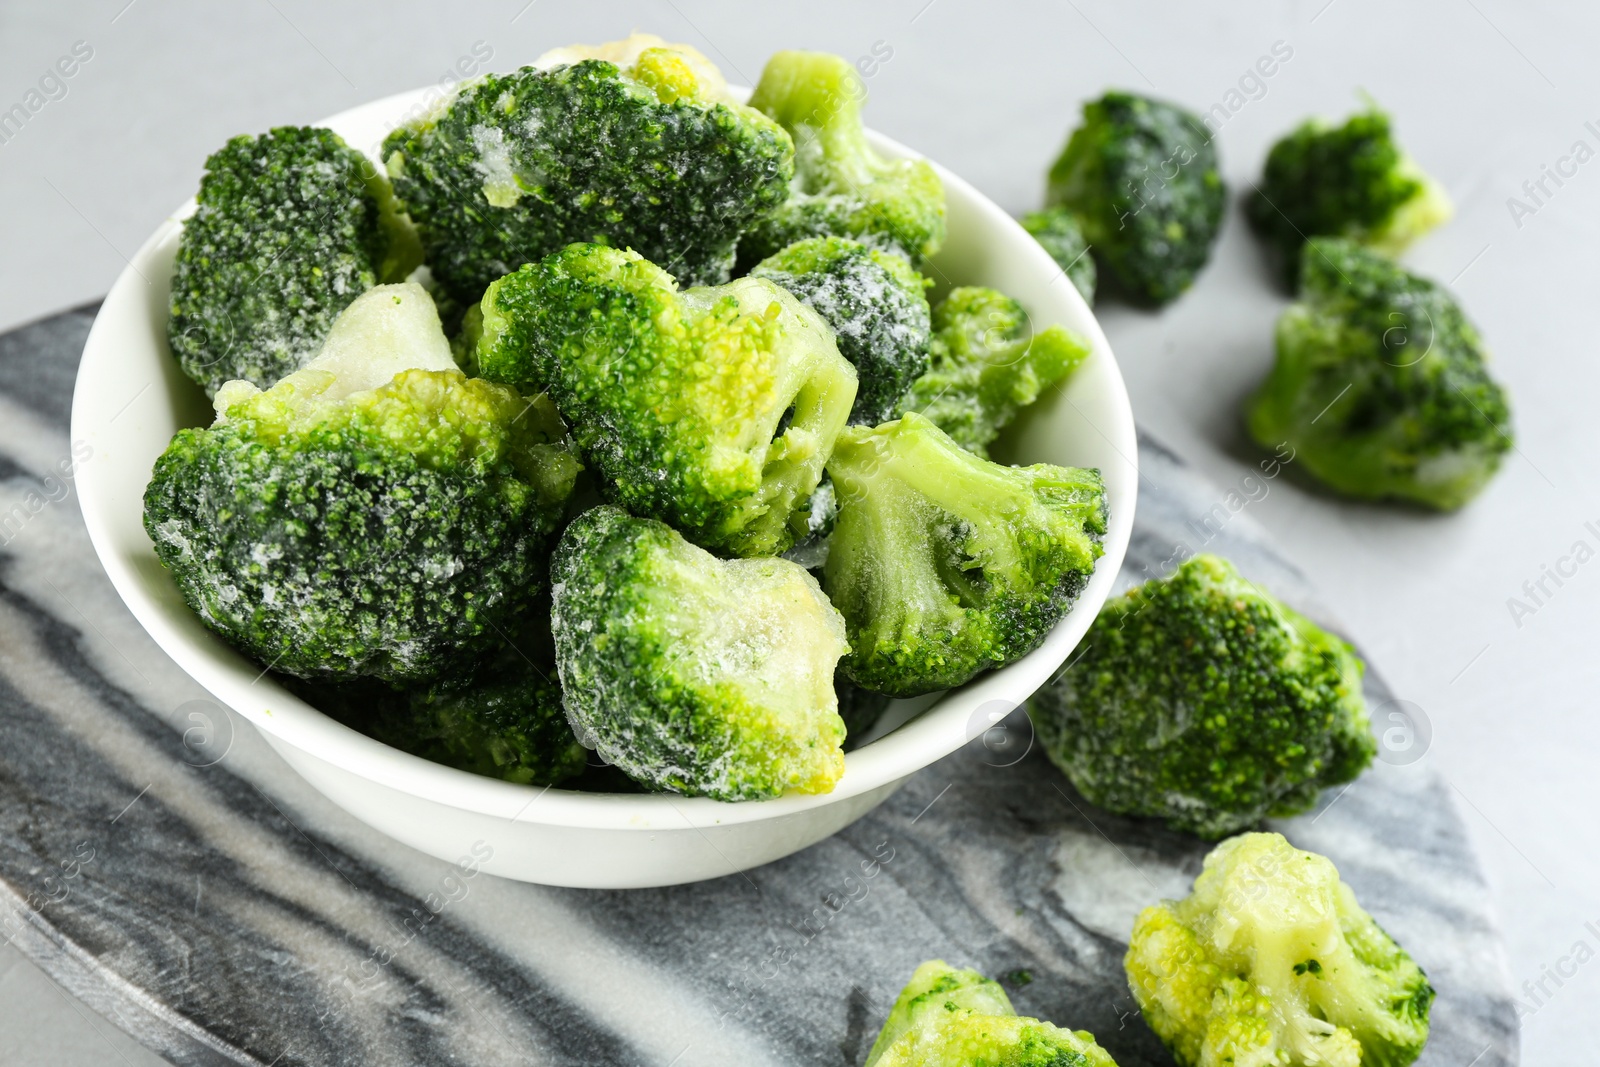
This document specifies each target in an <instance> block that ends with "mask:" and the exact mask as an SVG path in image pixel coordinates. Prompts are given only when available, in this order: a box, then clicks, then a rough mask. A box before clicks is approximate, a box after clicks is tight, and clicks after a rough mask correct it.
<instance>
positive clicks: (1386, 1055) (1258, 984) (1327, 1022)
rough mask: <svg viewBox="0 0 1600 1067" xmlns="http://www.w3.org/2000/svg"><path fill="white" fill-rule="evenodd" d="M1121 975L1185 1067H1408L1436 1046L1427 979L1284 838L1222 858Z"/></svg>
mask: <svg viewBox="0 0 1600 1067" xmlns="http://www.w3.org/2000/svg"><path fill="white" fill-rule="evenodd" d="M1125 966H1126V969H1127V973H1128V985H1129V987H1130V988H1131V989H1132V991H1133V996H1134V999H1135V1000H1137V1001H1138V1003H1139V1010H1140V1012H1141V1013H1142V1014H1143V1016H1144V1019H1145V1022H1147V1023H1148V1024H1149V1025H1150V1029H1151V1030H1153V1031H1155V1033H1156V1036H1157V1037H1159V1038H1161V1040H1162V1041H1163V1042H1164V1043H1165V1044H1166V1046H1167V1048H1168V1049H1170V1050H1171V1052H1172V1056H1173V1058H1174V1059H1175V1060H1177V1061H1178V1063H1179V1065H1180V1067H1211V1065H1217V1064H1227V1063H1232V1064H1239V1065H1244V1064H1263V1065H1265V1064H1273V1065H1281V1067H1302V1065H1303V1067H1311V1065H1317V1067H1406V1065H1407V1064H1409V1063H1411V1062H1412V1061H1414V1060H1415V1059H1416V1058H1417V1056H1418V1055H1420V1054H1421V1052H1422V1047H1423V1045H1424V1044H1425V1043H1426V1042H1427V1040H1428V1013H1429V1009H1430V1008H1431V1006H1432V1004H1433V996H1434V991H1433V987H1432V986H1431V985H1429V984H1428V977H1427V975H1426V974H1424V973H1423V971H1422V968H1421V967H1419V966H1417V964H1416V962H1415V961H1414V960H1412V958H1411V957H1410V956H1409V955H1407V954H1406V951H1405V950H1404V949H1403V948H1401V947H1400V946H1399V945H1398V944H1396V943H1395V941H1394V939H1393V938H1391V937H1390V936H1389V935H1388V934H1387V933H1385V932H1384V930H1383V928H1382V927H1380V926H1379V925H1378V924H1377V922H1375V921H1374V920H1373V918H1372V916H1371V915H1368V914H1367V913H1366V912H1365V911H1364V910H1362V908H1361V905H1360V904H1359V903H1358V902H1357V901H1356V897H1355V894H1354V893H1353V892H1351V891H1350V887H1349V886H1347V885H1345V884H1344V883H1343V882H1341V881H1340V880H1339V872H1338V871H1337V870H1336V869H1335V868H1334V865H1333V864H1332V863H1331V862H1330V861H1329V860H1328V859H1327V858H1326V857H1324V856H1319V855H1317V854H1315V853H1312V852H1302V851H1300V850H1299V849H1297V848H1295V847H1294V846H1293V845H1291V844H1289V842H1288V841H1286V840H1284V838H1283V837H1282V836H1281V835H1279V834H1266V833H1257V834H1242V835H1240V836H1239V837H1234V838H1230V839H1229V840H1227V841H1224V842H1222V843H1221V844H1220V845H1218V846H1217V847H1216V848H1215V849H1213V850H1212V851H1211V854H1210V855H1208V856H1207V857H1206V860H1205V867H1204V869H1203V870H1202V871H1201V872H1200V876H1199V877H1198V878H1196V879H1195V882H1194V889H1193V891H1192V892H1191V893H1190V895H1189V896H1188V897H1186V898H1184V899H1183V900H1179V901H1168V902H1166V903H1163V904H1159V905H1157V906H1155V907H1150V908H1146V909H1145V910H1144V911H1143V912H1141V913H1140V914H1139V917H1138V919H1137V920H1136V921H1135V923H1134V927H1133V937H1132V940H1131V943H1130V944H1129V945H1128V954H1127V958H1126V960H1125Z"/></svg>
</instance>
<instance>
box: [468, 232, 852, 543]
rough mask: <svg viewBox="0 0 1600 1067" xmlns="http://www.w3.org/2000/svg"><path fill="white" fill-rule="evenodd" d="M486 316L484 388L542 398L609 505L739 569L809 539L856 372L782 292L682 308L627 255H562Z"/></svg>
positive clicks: (762, 285) (751, 281)
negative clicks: (511, 387)
mask: <svg viewBox="0 0 1600 1067" xmlns="http://www.w3.org/2000/svg"><path fill="white" fill-rule="evenodd" d="M482 307H483V312H482V334H481V336H480V338H479V340H478V342H477V348H476V351H477V356H476V365H477V367H478V369H479V372H480V373H482V374H483V375H484V376H485V377H486V378H490V379H493V380H496V381H504V382H510V383H513V384H518V385H522V386H524V387H525V388H527V387H533V388H538V387H542V386H544V385H546V384H548V387H549V389H550V392H551V395H552V396H553V397H554V399H555V401H556V404H557V405H558V406H559V407H560V409H561V413H562V414H563V415H564V416H565V417H566V419H567V420H568V421H569V423H570V424H571V426H572V433H573V437H574V439H575V440H576V441H577V443H578V446H579V448H580V449H581V451H582V452H583V455H584V457H585V460H586V461H587V462H588V463H589V464H590V466H591V467H592V468H593V469H594V470H595V471H596V472H597V473H598V474H599V476H600V478H601V479H602V482H603V485H602V488H603V491H604V492H605V493H607V494H608V496H609V497H610V499H612V500H613V501H615V502H616V503H618V504H621V505H622V506H624V507H626V508H627V509H628V510H629V511H631V512H633V513H635V514H638V515H646V516H650V517H652V518H658V519H662V520H664V521H667V522H670V523H672V524H673V525H674V526H676V527H677V528H678V529H679V530H681V531H682V532H683V533H684V534H685V535H686V536H688V537H689V538H690V540H692V541H694V542H695V543H697V544H700V545H703V546H705V547H706V548H711V549H715V550H717V551H722V552H728V553H733V554H737V555H745V556H757V555H772V554H775V553H779V552H782V551H784V550H785V549H787V548H788V547H789V545H790V544H791V543H792V542H793V540H794V537H795V528H796V527H800V528H803V527H804V525H805V523H804V521H803V519H804V513H805V512H806V510H807V508H808V504H809V502H810V500H811V497H812V494H813V491H814V490H815V489H816V488H817V484H818V480H819V479H820V478H821V477H822V468H823V463H824V462H825V461H826V459H827V457H828V452H829V451H830V450H831V449H832V447H833V441H834V438H835V437H836V436H837V435H838V433H839V431H840V429H842V428H843V427H844V425H845V421H846V419H848V418H849V415H850V409H851V405H852V404H853V402H854V400H855V395H856V371H855V368H854V367H852V366H851V365H850V363H849V362H848V361H847V360H846V359H845V358H844V357H843V356H841V355H840V354H839V350H838V348H837V347H835V345H834V341H833V334H832V332H831V331H830V330H829V329H828V327H827V324H826V323H824V322H823V321H822V319H821V318H819V317H818V316H817V314H816V312H814V311H812V310H811V309H810V308H807V307H806V306H805V305H803V304H801V303H800V302H799V301H798V300H797V299H795V297H793V296H792V295H790V294H789V293H788V292H787V291H785V290H784V289H782V288H780V287H779V286H777V285H775V284H774V283H772V282H770V281H766V280H763V279H760V278H740V279H738V280H737V281H734V282H730V283H729V284H727V285H724V286H717V287H712V288H702V289H685V290H683V291H681V292H680V291H679V290H678V288H677V285H676V283H675V282H674V281H673V279H672V276H671V275H669V274H668V273H667V272H666V271H664V270H662V269H661V268H660V267H657V266H655V265H654V264H652V263H649V262H647V261H645V260H644V259H642V258H640V257H639V255H638V254H637V253H634V252H623V251H620V250H618V249H614V248H605V247H602V246H599V245H572V246H570V247H568V248H565V249H563V250H562V251H560V252H557V253H555V254H554V255H552V256H550V257H548V258H546V259H544V260H542V261H541V262H539V263H536V264H530V265H529V266H527V267H524V268H523V269H522V270H521V271H518V272H517V273H515V274H511V275H508V276H506V277H505V278H504V279H502V280H500V281H498V282H496V283H495V284H494V285H493V286H492V287H490V289H489V291H488V292H487V293H485V294H484V298H483V302H482Z"/></svg>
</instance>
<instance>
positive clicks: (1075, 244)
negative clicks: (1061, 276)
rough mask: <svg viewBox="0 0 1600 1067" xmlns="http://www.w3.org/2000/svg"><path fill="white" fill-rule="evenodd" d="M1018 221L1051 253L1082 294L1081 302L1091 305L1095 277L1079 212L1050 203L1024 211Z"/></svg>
mask: <svg viewBox="0 0 1600 1067" xmlns="http://www.w3.org/2000/svg"><path fill="white" fill-rule="evenodd" d="M1021 222H1022V228H1023V229H1024V230H1027V231H1028V232H1029V233H1030V234H1032V235H1033V239H1034V240H1035V241H1038V242H1039V246H1040V247H1041V248H1043V249H1044V250H1045V251H1046V252H1049V253H1050V258H1051V259H1053V260H1055V261H1056V266H1058V267H1060V268H1061V269H1062V270H1063V271H1064V272H1066V275H1067V280H1068V281H1070V282H1071V283H1072V287H1073V288H1074V289H1076V290H1078V292H1079V293H1080V294H1081V295H1082V296H1083V301H1084V303H1086V304H1089V305H1091V306H1092V305H1093V304H1094V285H1095V278H1096V271H1095V267H1094V256H1092V255H1090V254H1089V242H1088V241H1086V240H1085V239H1084V236H1083V227H1082V226H1081V225H1080V224H1079V222H1078V216H1076V215H1074V214H1073V213H1072V212H1071V211H1069V210H1067V209H1066V208H1064V207H1051V208H1045V209H1044V210H1043V211H1034V212H1031V213H1029V214H1027V215H1024V216H1022V219H1021Z"/></svg>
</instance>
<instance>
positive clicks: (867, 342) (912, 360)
mask: <svg viewBox="0 0 1600 1067" xmlns="http://www.w3.org/2000/svg"><path fill="white" fill-rule="evenodd" d="M750 275H751V277H755V278H766V279H767V280H768V281H772V282H776V283H777V284H779V285H781V286H783V288H785V289H787V290H788V291H789V292H791V293H793V294H794V295H795V296H797V297H799V298H800V301H801V302H802V303H803V304H805V305H806V306H807V307H809V308H811V309H812V310H813V311H815V312H816V313H817V314H819V315H821V316H822V320H823V321H824V322H826V323H827V324H828V326H829V327H830V328H832V330H833V334H834V340H835V341H836V342H837V343H838V346H839V354H840V355H842V356H844V358H845V359H848V360H849V361H850V362H851V363H853V364H855V367H856V373H857V374H858V375H859V376H860V388H859V389H858V390H857V391H856V403H855V407H854V408H853V409H851V412H850V421H851V422H853V423H866V424H867V425H872V426H875V425H877V424H878V423H880V422H886V421H888V420H889V419H892V418H894V415H895V408H896V407H897V405H898V404H899V403H900V398H901V397H903V396H904V395H905V393H906V390H907V389H909V388H911V383H912V382H914V381H916V380H917V378H918V377H919V376H920V375H921V374H922V373H923V372H924V371H926V370H927V369H928V334H929V330H930V325H929V312H928V298H927V296H925V295H924V293H923V290H924V289H926V288H927V281H926V279H924V278H923V277H922V276H921V275H920V274H918V273H917V272H916V271H914V270H912V269H911V264H910V263H907V262H906V260H905V258H904V257H903V256H898V255H895V254H894V253H892V252H883V251H880V250H878V249H876V248H872V247H870V246H868V245H864V244H862V243H861V242H859V241H852V240H850V239H849V238H845V237H812V238H808V239H806V240H804V241H798V242H796V243H795V244H792V245H790V246H789V247H788V248H785V249H784V250H783V251H781V252H779V253H777V254H776V255H772V256H768V257H767V258H766V259H764V260H762V261H761V262H760V263H758V264H756V267H755V269H754V270H752V271H751V272H750Z"/></svg>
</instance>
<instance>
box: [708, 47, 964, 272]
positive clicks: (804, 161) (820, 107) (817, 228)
mask: <svg viewBox="0 0 1600 1067" xmlns="http://www.w3.org/2000/svg"><path fill="white" fill-rule="evenodd" d="M866 98H867V87H866V86H865V85H864V84H863V83H862V81H861V77H860V75H858V74H857V73H856V69H855V67H853V66H852V65H851V64H850V62H849V61H848V60H846V59H844V58H842V57H840V56H834V55H828V54H827V53H824V52H779V53H777V54H776V55H774V56H773V57H772V58H771V59H770V60H768V61H767V66H766V69H765V70H763V71H762V72H761V81H760V83H759V84H757V86H756V89H755V92H754V93H753V94H752V95H751V97H750V106H751V107H754V108H758V109H759V110H761V111H763V112H765V113H766V114H767V115H770V116H771V117H772V118H773V119H775V120H776V121H777V122H779V123H781V124H782V126H783V128H784V129H786V130H788V131H789V133H790V135H791V136H792V137H793V138H794V146H795V163H794V182H793V187H792V191H791V193H790V196H789V199H788V201H787V202H785V203H784V204H783V205H782V206H781V207H779V208H778V209H777V210H776V211H774V212H772V214H770V215H768V216H767V217H765V218H763V219H762V220H760V221H759V222H758V223H757V224H756V225H755V227H754V228H753V230H752V231H751V232H750V233H749V234H747V235H746V236H745V237H744V239H743V240H742V241H741V242H740V245H739V257H740V259H741V260H743V261H744V262H747V263H754V262H755V261H756V260H759V259H764V258H766V257H767V256H770V255H772V254H773V253H774V252H777V251H778V250H779V249H782V248H784V247H786V246H788V245H791V244H793V243H794V242H796V241H799V240H802V239H804V238H807V237H826V236H829V235H832V236H837V237H853V238H855V239H856V240H858V241H862V242H865V243H867V244H871V245H876V246H878V247H881V248H885V249H887V250H889V251H894V252H898V253H900V254H901V255H904V256H905V257H906V258H908V259H910V260H911V261H912V262H913V263H915V264H919V265H920V264H921V263H922V261H923V260H925V259H927V258H928V257H929V256H932V255H933V254H934V253H935V252H937V251H938V250H939V247H940V246H941V245H942V244H944V237H945V219H944V214H945V205H944V183H943V182H941V181H940V180H939V176H938V174H936V173H935V172H934V169H933V167H932V166H930V165H929V164H928V163H927V162H926V161H924V160H920V159H886V158H884V157H883V156H880V155H879V154H878V153H877V151H876V150H875V149H874V148H873V147H872V145H871V144H869V143H868V141H867V131H866V128H865V127H864V126H863V125H862V123H861V105H862V104H863V103H865V102H866Z"/></svg>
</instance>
